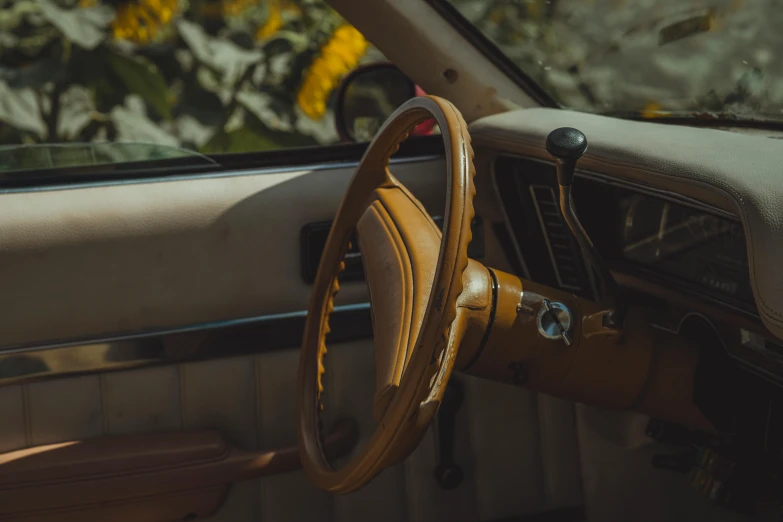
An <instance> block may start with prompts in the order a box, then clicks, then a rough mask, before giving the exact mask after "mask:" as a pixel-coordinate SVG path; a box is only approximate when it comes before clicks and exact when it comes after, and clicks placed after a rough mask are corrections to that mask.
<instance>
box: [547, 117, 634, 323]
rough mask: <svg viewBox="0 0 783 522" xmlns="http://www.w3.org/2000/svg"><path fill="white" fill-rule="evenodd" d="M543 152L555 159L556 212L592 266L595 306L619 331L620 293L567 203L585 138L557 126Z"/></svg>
mask: <svg viewBox="0 0 783 522" xmlns="http://www.w3.org/2000/svg"><path fill="white" fill-rule="evenodd" d="M546 150H547V151H548V152H549V154H551V155H552V157H553V158H554V160H555V167H556V168H557V184H558V185H560V212H561V213H562V214H563V217H564V218H565V221H566V224H567V225H568V228H570V229H571V233H572V234H573V235H574V238H576V242H577V243H579V247H580V248H581V250H582V254H583V255H584V257H585V259H586V260H587V261H588V262H589V263H590V265H592V267H593V269H594V270H595V273H596V275H597V276H598V277H599V279H600V283H601V290H600V291H599V294H600V295H599V299H598V303H599V304H600V305H601V306H602V307H604V308H606V310H607V312H608V313H607V315H606V322H607V325H606V326H609V327H612V328H619V327H621V325H622V322H623V315H624V308H620V306H619V305H620V303H619V302H618V300H619V298H620V291H619V288H618V286H617V283H616V282H615V280H614V278H613V277H612V274H611V273H610V272H609V268H608V266H607V265H606V262H604V260H603V258H602V257H601V255H600V254H599V253H598V251H597V250H596V249H595V246H593V242H592V241H590V238H589V237H588V235H587V233H586V232H585V230H584V228H582V224H581V223H580V222H579V218H577V217H576V213H575V212H574V208H573V206H572V202H571V186H572V185H573V182H574V171H575V170H576V162H577V160H579V158H581V157H582V154H584V153H585V151H586V150H587V138H586V137H585V135H584V134H583V133H582V132H581V131H579V130H577V129H573V128H570V127H561V128H559V129H555V130H553V131H552V132H550V133H549V136H547V138H546Z"/></svg>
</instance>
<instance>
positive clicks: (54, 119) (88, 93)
mask: <svg viewBox="0 0 783 522" xmlns="http://www.w3.org/2000/svg"><path fill="white" fill-rule="evenodd" d="M0 26H1V27H2V28H1V29H0V37H2V44H1V45H0V100H2V103H0V145H13V144H37V143H89V142H93V143H94V142H135V143H148V144H158V145H165V146H171V147H180V148H184V149H188V150H194V151H198V152H202V153H205V154H220V153H237V152H254V151H264V150H275V149H284V148H290V147H301V146H318V145H329V144H333V143H336V142H338V141H339V140H340V138H339V137H338V133H337V131H336V129H335V123H334V113H333V110H334V94H335V88H336V87H337V86H338V85H339V82H340V80H341V79H342V78H343V77H344V76H345V75H347V74H348V73H350V72H351V71H353V70H354V69H356V68H357V67H358V66H360V65H362V64H365V63H369V62H375V61H378V60H383V59H384V58H383V56H382V55H381V54H380V52H379V51H378V50H377V49H375V48H374V47H373V46H372V45H371V44H370V43H369V42H368V41H367V40H366V39H365V38H364V37H363V36H362V35H361V34H360V33H359V32H358V31H357V30H356V29H355V28H354V27H352V26H351V25H349V24H348V23H347V22H346V21H345V20H343V19H342V18H341V17H340V16H339V15H338V14H337V13H336V12H335V11H334V10H332V9H331V8H330V7H329V6H328V5H327V4H326V3H325V2H324V1H323V0H33V1H24V2H23V1H16V0H5V1H2V0H0Z"/></svg>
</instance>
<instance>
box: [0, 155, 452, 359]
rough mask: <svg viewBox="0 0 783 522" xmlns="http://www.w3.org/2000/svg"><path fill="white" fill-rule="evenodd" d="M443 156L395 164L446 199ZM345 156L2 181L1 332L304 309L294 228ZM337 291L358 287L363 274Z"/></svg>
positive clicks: (9, 337) (341, 180)
mask: <svg viewBox="0 0 783 522" xmlns="http://www.w3.org/2000/svg"><path fill="white" fill-rule="evenodd" d="M403 166H404V168H402V167H403ZM444 168H445V167H444V164H443V161H442V160H430V161H419V162H412V163H403V164H398V165H397V166H396V168H393V171H398V172H399V174H400V178H401V179H402V180H403V182H404V183H406V184H407V185H408V186H409V187H410V188H411V190H413V191H414V193H415V194H417V196H418V197H419V198H420V199H421V200H422V202H423V203H424V204H425V206H426V207H427V208H428V209H430V210H431V211H433V212H441V211H442V209H443V202H444V199H443V198H444V183H443V182H442V180H441V178H440V176H442V174H441V173H442V172H443V169H444ZM353 170H354V169H353V168H351V167H342V168H330V169H328V170H323V169H310V170H292V171H282V172H280V171H266V172H261V173H257V174H242V175H227V176H219V177H202V178H194V179H187V180H175V181H160V182H157V183H135V184H112V185H105V186H97V187H87V188H76V187H74V188H71V189H69V190H46V191H38V192H15V193H7V194H3V195H2V198H1V199H0V201H2V204H0V223H2V232H1V233H0V273H2V274H13V277H12V278H6V280H5V281H4V294H5V298H4V299H3V300H2V302H0V316H2V317H4V331H3V338H2V344H3V345H4V346H8V345H17V344H25V345H26V344H31V343H41V342H55V341H63V340H71V339H80V338H85V337H94V336H98V335H101V336H106V335H113V334H118V333H128V332H144V331H150V330H153V329H159V328H170V327H177V326H185V325H193V324H200V323H206V322H212V321H220V320H228V319H237V318H243V317H254V316H259V315H264V314H272V313H279V312H281V311H295V310H304V309H306V308H307V301H308V298H309V292H310V287H309V285H307V284H306V283H305V282H304V281H303V280H302V277H301V273H300V265H299V255H300V254H299V233H300V230H301V228H302V227H303V226H304V225H305V224H308V223H312V222H317V221H324V220H329V219H331V217H332V216H333V215H334V213H335V211H336V209H337V206H338V204H339V202H340V200H341V198H342V195H343V193H344V191H345V188H346V186H347V183H348V181H349V179H350V177H351V176H352V175H353ZM433 174H435V177H433ZM341 296H342V301H343V302H346V303H352V302H358V301H363V300H366V292H365V289H364V287H363V285H358V284H349V285H345V288H344V289H343V291H342V292H341Z"/></svg>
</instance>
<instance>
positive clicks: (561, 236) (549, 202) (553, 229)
mask: <svg viewBox="0 0 783 522" xmlns="http://www.w3.org/2000/svg"><path fill="white" fill-rule="evenodd" d="M530 194H531V195H532V196H533V202H534V203H535V205H536V212H537V213H538V217H539V220H540V222H541V230H542V232H543V233H544V237H545V239H546V242H547V247H548V249H549V256H550V259H551V260H552V265H553V267H554V269H555V275H556V276H557V280H558V283H559V284H560V286H561V287H563V288H569V289H572V290H581V289H582V282H581V280H580V277H579V268H578V267H579V258H578V257H577V254H576V253H575V252H574V247H573V245H572V243H571V240H570V236H569V234H568V228H567V227H566V225H565V223H564V222H563V217H562V216H561V215H560V211H559V208H560V207H559V205H558V202H557V199H555V193H554V191H553V190H552V188H550V187H543V186H531V187H530Z"/></svg>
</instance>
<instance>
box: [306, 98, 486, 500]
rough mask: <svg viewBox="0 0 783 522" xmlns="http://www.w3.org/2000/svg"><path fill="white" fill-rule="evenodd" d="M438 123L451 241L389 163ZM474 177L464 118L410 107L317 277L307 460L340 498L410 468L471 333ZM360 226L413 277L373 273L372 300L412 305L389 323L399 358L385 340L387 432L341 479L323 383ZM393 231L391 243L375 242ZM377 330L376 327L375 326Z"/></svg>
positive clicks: (353, 200)
mask: <svg viewBox="0 0 783 522" xmlns="http://www.w3.org/2000/svg"><path fill="white" fill-rule="evenodd" d="M429 118H434V119H435V121H436V122H437V123H438V125H439V126H440V129H441V135H442V137H443V141H444V145H445V158H446V171H447V196H446V209H445V212H444V221H443V233H442V237H438V236H440V233H439V232H438V231H437V228H436V227H435V225H434V223H433V222H432V219H431V218H430V217H429V215H428V214H427V213H426V211H425V210H424V207H423V206H422V205H421V203H419V202H418V201H417V200H416V198H415V197H413V195H411V194H410V192H408V190H407V189H406V188H405V187H404V186H403V185H402V184H401V183H400V182H399V181H398V180H397V179H396V178H395V177H394V176H393V175H392V174H391V173H390V172H389V170H388V165H389V158H390V157H391V155H392V154H394V153H395V152H396V151H397V149H398V148H399V145H400V143H401V142H402V141H404V140H405V139H406V138H407V137H408V135H409V134H410V132H411V131H412V130H413V129H414V128H415V127H416V126H417V125H418V124H420V123H421V122H423V121H425V120H427V119H429ZM474 176H475V169H474V167H473V150H472V148H471V145H470V135H469V134H468V130H467V124H466V123H465V121H464V119H463V118H462V115H461V114H460V113H459V111H458V110H457V108H456V107H454V105H452V104H451V103H450V102H448V101H446V100H444V99H442V98H438V97H435V96H422V97H416V98H413V99H411V100H409V101H408V102H406V103H405V104H403V105H402V106H400V107H399V108H398V109H397V110H396V111H395V112H394V114H392V115H391V116H390V117H389V119H388V120H387V121H386V122H385V123H384V125H383V126H382V127H381V129H380V130H379V131H378V133H377V134H376V136H375V138H374V139H373V141H372V142H371V143H370V145H369V147H368V148H367V151H366V152H365V154H364V157H363V158H362V161H361V163H360V164H359V167H358V168H357V170H356V174H355V175H354V177H353V179H352V180H351V183H350V185H349V187H348V190H347V191H346V194H345V196H344V198H343V201H342V203H341V204H340V207H339V209H338V211H337V215H336V217H335V220H334V222H333V225H332V228H331V231H330V233H329V236H328V239H327V242H326V246H325V248H324V252H323V255H322V257H321V261H320V264H319V267H318V272H317V275H316V279H315V282H314V285H313V290H312V294H311V299H310V304H309V309H308V316H307V322H306V325H305V332H304V338H303V342H302V349H301V352H300V360H299V374H298V384H299V387H298V408H299V419H298V420H299V422H298V438H299V454H300V458H301V460H302V464H303V467H304V469H305V470H306V472H307V474H308V475H309V477H310V479H311V480H312V481H313V483H314V484H315V485H316V486H317V487H319V488H321V489H324V490H326V491H330V492H332V493H348V492H351V491H354V490H356V489H359V488H360V487H362V486H364V485H365V484H367V483H368V482H369V481H370V480H371V479H372V478H373V477H374V476H375V475H377V474H378V473H379V472H380V471H382V470H383V469H385V468H386V467H389V466H391V465H393V464H395V463H396V462H398V461H399V460H400V459H402V458H404V457H405V456H406V455H407V454H408V453H409V452H410V451H412V450H413V449H414V448H415V446H416V445H417V444H418V442H419V441H420V440H421V437H422V436H423V435H424V432H425V431H426V429H427V427H428V426H429V424H430V422H431V421H432V418H433V416H434V415H435V413H436V411H437V409H438V406H439V405H440V401H441V399H442V396H443V392H444V390H445V386H446V383H447V382H448V378H449V377H450V375H451V370H452V367H453V363H454V358H455V356H456V352H457V349H458V347H459V342H460V340H461V338H462V334H463V333H464V329H465V323H464V321H463V320H461V318H459V317H458V316H457V298H458V297H459V295H460V294H461V293H462V288H463V285H462V274H463V272H464V270H465V268H466V267H467V265H468V256H467V247H468V244H469V243H470V240H471V230H470V223H471V221H472V220H473V217H474V211H473V197H474V195H475V187H474V184H473V177H474ZM373 216H374V217H373ZM390 224H391V228H389V227H390ZM360 225H361V226H364V227H366V228H367V229H368V230H372V231H373V233H372V234H367V236H368V237H370V236H372V237H374V238H376V239H377V238H379V237H381V236H383V237H386V235H388V237H393V238H396V239H397V243H398V244H397V245H396V246H395V245H392V244H391V243H392V240H391V239H387V240H384V239H379V240H377V241H375V243H376V244H378V245H380V246H379V247H378V248H379V249H380V250H383V249H384V248H387V249H388V248H396V249H397V250H396V252H397V253H400V255H401V258H403V259H404V260H406V262H407V263H409V264H410V265H411V267H409V270H407V272H405V273H401V275H400V274H398V277H397V278H395V277H387V275H388V270H387V268H388V267H381V268H380V269H379V270H374V272H375V274H377V276H378V277H375V278H372V277H371V275H370V274H369V273H368V277H367V278H368V283H369V284H370V291H371V295H372V293H373V292H372V290H373V288H374V287H377V288H380V289H381V290H382V292H381V293H383V294H384V295H383V296H379V295H378V294H376V295H375V298H376V299H378V298H379V297H381V299H386V298H387V297H389V298H390V299H392V300H393V299H394V298H398V301H399V299H402V301H400V302H404V303H406V304H405V306H403V307H402V308H403V310H402V311H401V312H400V313H399V314H396V312H395V314H396V315H395V317H394V318H392V319H390V320H389V321H390V322H391V328H392V329H393V330H395V331H398V332H401V333H402V335H400V336H399V339H397V340H396V341H394V342H387V343H385V344H386V345H387V346H386V350H392V352H391V353H383V354H379V351H378V339H377V333H376V371H377V372H379V375H381V374H383V378H384V379H385V380H386V381H389V382H388V383H386V384H388V386H386V387H385V388H384V389H383V390H379V392H378V394H376V408H375V415H376V420H377V421H378V425H377V427H376V429H375V431H374V433H373V434H372V436H371V437H370V439H369V441H368V442H367V443H366V445H365V446H364V447H363V448H361V449H360V450H359V451H358V452H357V454H356V455H354V456H353V457H352V458H351V459H350V461H349V462H348V463H347V464H346V465H345V466H343V467H342V468H340V469H339V470H335V469H333V468H332V466H331V465H330V464H329V463H328V461H327V459H326V457H325V456H324V452H323V449H322V447H321V442H320V434H319V422H318V415H319V411H320V409H321V408H322V405H321V403H320V394H321V392H322V390H323V387H322V383H321V376H322V374H323V372H324V361H323V358H324V356H325V355H326V351H327V350H326V343H325V337H326V335H327V334H328V333H329V322H328V319H329V314H330V313H331V312H332V311H333V309H334V296H335V294H336V293H337V292H338V290H339V285H338V282H337V276H338V275H339V272H340V271H342V269H343V268H344V262H343V257H344V255H345V252H346V250H347V248H348V242H349V238H350V236H351V234H352V233H353V231H354V230H355V229H356V228H357V226H360ZM384 226H385V227H387V230H386V231H385V234H386V235H385V234H383V233H380V234H379V233H375V231H377V230H381V228H383V227H384ZM378 227H380V228H378ZM362 235H363V234H362V233H361V230H360V237H362ZM406 238H407V242H406V241H405V239H406ZM412 238H415V240H414V239H412ZM436 238H437V239H436ZM401 239H402V241H401ZM437 240H439V245H438V248H437V260H436V261H435V260H434V254H433V252H434V248H433V246H432V245H433V241H436V243H435V245H437V243H438V241H437ZM370 246H372V245H370ZM370 246H368V249H367V250H368V251H367V252H365V245H364V242H362V252H363V257H364V258H365V259H364V262H365V264H366V265H367V263H368V261H367V258H368V257H373V256H372V255H371V252H370V250H373V248H375V247H373V248H370ZM400 248H402V251H400ZM380 250H379V252H380ZM406 256H407V257H406ZM381 257H383V255H382V253H378V252H375V259H380V258H381ZM433 263H434V264H435V266H434V269H433V266H432V265H433ZM404 264H405V263H402V265H404ZM373 266H375V265H373ZM366 268H370V267H368V266H366ZM405 270H406V268H405V267H404V266H403V271H405ZM368 272H373V270H369V271H368ZM392 272H393V271H392ZM406 273H407V274H408V275H407V276H406V275H405V274H406ZM410 274H413V275H412V276H410ZM381 277H383V279H385V280H387V281H384V282H381V283H378V282H376V283H375V285H373V280H375V281H378V280H380V278H381ZM428 277H432V281H431V284H427V281H426V279H428ZM397 279H398V280H397ZM389 280H390V281H389ZM397 284H399V285H400V286H399V288H397V287H396V286H395V285H397ZM406 284H407V287H406ZM390 288H391V290H390ZM397 294H402V297H401V298H400V296H399V295H397ZM425 297H426V299H425ZM417 298H418V300H417ZM417 303H418V306H417ZM424 303H426V304H424ZM422 312H423V313H422ZM375 315H378V314H374V316H375ZM405 318H407V319H405ZM403 319H405V320H403ZM378 320H379V321H383V320H385V318H383V317H382V318H380V319H378ZM373 321H374V323H375V322H376V319H375V317H374V320H373ZM406 321H407V322H406ZM406 330H407V333H406ZM376 332H377V330H376ZM414 341H415V342H414ZM389 346H390V347H389ZM389 361H391V362H389Z"/></svg>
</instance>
